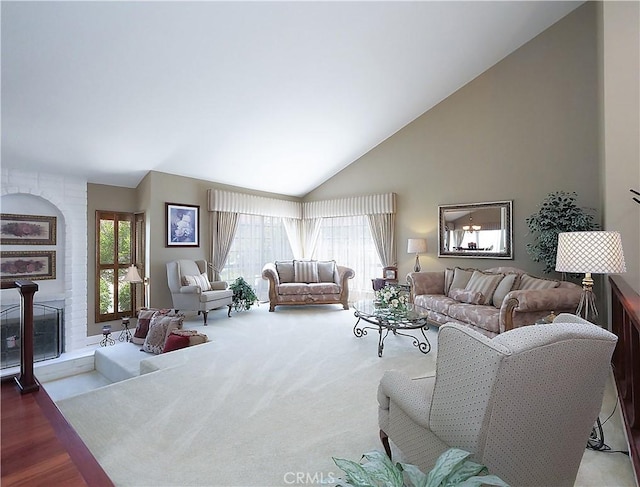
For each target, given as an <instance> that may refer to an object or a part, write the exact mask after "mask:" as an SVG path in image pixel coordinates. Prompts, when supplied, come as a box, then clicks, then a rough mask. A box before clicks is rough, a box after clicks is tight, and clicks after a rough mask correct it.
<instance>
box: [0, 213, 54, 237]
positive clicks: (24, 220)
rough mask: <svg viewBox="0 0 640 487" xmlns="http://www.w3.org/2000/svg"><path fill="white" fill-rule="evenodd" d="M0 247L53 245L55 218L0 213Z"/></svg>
mask: <svg viewBox="0 0 640 487" xmlns="http://www.w3.org/2000/svg"><path fill="white" fill-rule="evenodd" d="M0 244H1V245H55V244H56V217H55V216H38V215H13V214H10V213H0Z"/></svg>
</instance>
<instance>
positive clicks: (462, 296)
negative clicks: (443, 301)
mask: <svg viewBox="0 0 640 487" xmlns="http://www.w3.org/2000/svg"><path fill="white" fill-rule="evenodd" d="M449 297H450V298H451V299H455V300H456V301H460V302H461V303H468V304H484V301H485V300H484V294H482V293H481V292H480V291H469V290H467V289H460V288H451V290H450V291H449Z"/></svg>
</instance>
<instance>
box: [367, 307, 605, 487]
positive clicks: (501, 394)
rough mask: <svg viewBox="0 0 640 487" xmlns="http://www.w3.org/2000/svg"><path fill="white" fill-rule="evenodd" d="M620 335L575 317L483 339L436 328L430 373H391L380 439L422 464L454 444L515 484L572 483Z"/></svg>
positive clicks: (384, 385)
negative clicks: (418, 375)
mask: <svg viewBox="0 0 640 487" xmlns="http://www.w3.org/2000/svg"><path fill="white" fill-rule="evenodd" d="M616 341H617V337H616V336H615V335H613V334H612V333H609V332H608V331H606V330H604V329H602V328H600V327H598V326H596V325H594V324H591V323H589V322H587V321H585V320H582V319H581V318H578V317H576V316H574V315H569V314H560V315H559V316H558V317H557V319H556V320H555V322H554V323H551V324H546V325H534V326H526V327H522V328H517V329H514V330H511V331H508V332H505V333H501V334H500V335H498V336H496V337H495V338H492V339H491V338H488V337H486V336H484V335H482V334H480V333H479V332H476V331H475V330H473V329H470V328H468V327H464V326H462V325H457V324H446V325H443V326H441V327H440V331H439V334H438V356H437V365H436V372H435V376H433V377H427V378H421V379H416V380H412V379H409V378H408V377H406V376H404V375H402V374H401V373H399V372H397V371H388V372H386V373H385V374H384V376H383V377H382V380H381V382H380V386H379V389H378V403H379V426H380V437H381V439H382V442H383V445H384V446H385V450H386V451H387V454H388V455H391V449H390V444H389V440H391V441H392V442H393V444H394V445H395V446H396V447H397V448H398V449H399V450H400V452H401V454H402V456H403V459H404V461H406V462H407V463H414V464H416V465H417V466H418V467H419V468H420V469H421V470H423V471H424V472H428V471H429V470H431V468H433V466H434V464H435V461H436V459H437V458H438V456H439V455H440V454H441V453H443V452H444V451H445V450H447V449H448V448H451V447H456V448H461V449H463V450H466V451H469V452H471V453H473V459H474V460H475V461H477V462H479V463H481V464H484V465H486V466H487V467H488V469H489V472H490V473H492V474H495V475H498V476H499V477H501V478H502V479H503V480H504V481H505V482H507V483H508V484H510V485H512V486H514V487H516V486H540V485H553V486H572V485H573V484H574V482H575V478H576V475H577V472H578V468H579V466H580V461H581V459H582V455H583V453H584V450H585V447H586V445H587V440H588V438H589V434H590V432H591V430H592V428H593V425H594V423H595V421H596V418H597V417H598V414H599V412H600V408H601V405H602V398H603V394H604V387H605V382H606V380H607V376H608V375H609V373H610V362H611V355H612V353H613V350H614V348H615V345H616Z"/></svg>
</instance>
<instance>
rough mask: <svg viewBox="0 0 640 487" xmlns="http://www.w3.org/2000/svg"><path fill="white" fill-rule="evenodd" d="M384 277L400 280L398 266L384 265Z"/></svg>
mask: <svg viewBox="0 0 640 487" xmlns="http://www.w3.org/2000/svg"><path fill="white" fill-rule="evenodd" d="M382 277H383V278H384V279H389V280H393V281H397V280H398V268H397V267H384V268H383V269H382Z"/></svg>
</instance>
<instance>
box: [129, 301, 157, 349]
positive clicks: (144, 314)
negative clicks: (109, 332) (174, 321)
mask: <svg viewBox="0 0 640 487" xmlns="http://www.w3.org/2000/svg"><path fill="white" fill-rule="evenodd" d="M156 311H158V310H157V309H143V310H141V311H140V312H139V313H138V323H137V324H136V331H134V332H133V336H132V337H131V342H132V343H135V344H136V345H142V344H143V343H144V339H145V338H147V333H149V324H150V323H151V318H152V317H153V315H154V314H155V313H156Z"/></svg>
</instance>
